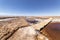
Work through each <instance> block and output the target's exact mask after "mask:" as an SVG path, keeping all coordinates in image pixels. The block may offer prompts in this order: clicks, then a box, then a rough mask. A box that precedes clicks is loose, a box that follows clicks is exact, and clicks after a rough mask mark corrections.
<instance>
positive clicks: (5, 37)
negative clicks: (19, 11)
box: [0, 17, 60, 40]
mask: <svg viewBox="0 0 60 40" xmlns="http://www.w3.org/2000/svg"><path fill="white" fill-rule="evenodd" d="M6 18H7V19H8V18H16V19H12V20H8V21H0V40H48V39H49V40H60V22H52V23H49V24H48V25H47V26H46V27H45V28H44V29H43V30H42V31H41V33H40V32H38V33H37V32H36V30H35V29H34V28H29V26H31V25H34V24H36V23H35V21H34V19H40V18H41V20H45V19H46V18H47V19H48V18H50V17H45V18H43V17H31V18H33V21H32V20H31V21H30V22H32V23H33V22H34V23H33V24H32V23H30V22H28V21H27V20H26V17H1V19H6ZM53 18H55V17H53ZM58 18H59V17H58ZM37 23H39V21H38V22H37ZM30 24H31V25H30ZM41 38H42V39H41Z"/></svg>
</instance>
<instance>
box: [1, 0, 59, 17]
mask: <svg viewBox="0 0 60 40" xmlns="http://www.w3.org/2000/svg"><path fill="white" fill-rule="evenodd" d="M0 15H7V16H8V15H9V16H60V0H0Z"/></svg>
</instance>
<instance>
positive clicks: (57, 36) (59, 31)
mask: <svg viewBox="0 0 60 40" xmlns="http://www.w3.org/2000/svg"><path fill="white" fill-rule="evenodd" d="M42 32H43V34H44V35H46V36H47V37H48V38H49V39H50V40H60V22H53V23H50V24H48V25H47V26H46V28H44V29H43V30H42Z"/></svg>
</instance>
